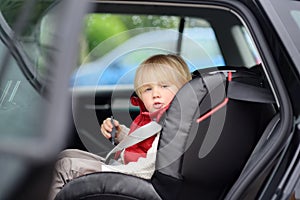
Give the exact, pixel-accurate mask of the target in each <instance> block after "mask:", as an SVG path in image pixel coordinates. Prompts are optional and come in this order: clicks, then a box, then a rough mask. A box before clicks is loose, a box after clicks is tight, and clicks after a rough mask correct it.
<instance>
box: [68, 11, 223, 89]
mask: <svg viewBox="0 0 300 200" xmlns="http://www.w3.org/2000/svg"><path fill="white" fill-rule="evenodd" d="M183 22H184V29H183V32H182V33H180V30H179V27H180V25H181V24H180V23H183ZM179 38H181V39H179ZM158 53H178V54H180V55H182V56H183V58H185V60H186V62H187V63H188V65H189V67H190V70H191V71H193V70H195V69H199V68H205V67H210V66H216V65H218V66H222V65H224V59H223V56H222V54H221V51H220V48H219V46H218V42H217V40H216V36H215V33H214V30H213V28H212V27H211V26H210V24H209V22H208V21H206V20H204V19H201V18H190V17H185V18H180V17H178V16H159V15H120V14H118V15H117V14H95V13H93V14H89V15H88V16H87V17H86V21H85V27H84V31H83V34H82V40H81V51H80V55H81V60H80V61H79V64H78V65H79V66H80V67H79V68H78V69H76V70H75V72H74V74H73V76H72V78H71V83H70V84H71V85H72V86H76V87H81V86H97V85H117V84H132V83H133V77H134V72H135V69H136V67H137V66H138V65H139V63H141V62H142V61H143V60H145V59H146V58H147V57H149V56H151V55H154V54H158Z"/></svg>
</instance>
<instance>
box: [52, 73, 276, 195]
mask: <svg viewBox="0 0 300 200" xmlns="http://www.w3.org/2000/svg"><path fill="white" fill-rule="evenodd" d="M209 71H211V70H206V71H205V74H204V72H201V71H198V73H199V72H200V74H202V75H197V76H196V77H195V78H193V80H191V81H190V82H189V83H187V84H186V85H184V86H183V88H182V89H180V90H179V92H178V93H177V94H176V96H175V98H174V100H173V101H172V103H171V106H170V108H169V109H168V110H167V112H166V113H165V116H164V118H163V119H162V121H161V124H162V126H163V129H162V132H161V137H160V141H159V146H158V153H157V161H156V170H155V173H154V175H153V177H152V179H151V180H150V181H148V180H143V179H140V178H137V177H133V176H129V175H124V174H119V173H94V174H89V175H86V176H83V177H79V178H77V179H74V180H73V181H71V182H70V183H68V184H66V186H65V187H64V188H63V189H62V190H61V191H60V193H58V195H57V197H56V200H59V199H79V197H80V198H83V199H100V198H101V199H118V198H120V199H199V198H201V199H221V198H222V197H224V195H226V192H227V191H228V190H229V189H230V187H231V186H232V185H233V183H234V181H235V180H236V179H237V177H238V176H239V174H240V172H241V171H242V169H243V166H244V165H245V163H246V162H247V159H248V157H249V155H250V154H251V151H252V150H253V148H254V146H255V144H256V143H257V141H258V139H259V138H260V136H261V134H262V132H263V130H264V127H265V126H266V124H267V123H268V121H269V120H270V119H271V118H272V116H273V115H274V113H275V110H274V108H273V105H272V104H271V103H260V102H253V101H245V100H238V99H229V101H228V103H227V104H226V106H224V107H222V108H221V109H220V110H218V111H217V112H216V113H214V114H212V115H211V116H210V117H209V118H207V119H205V120H204V121H202V122H200V123H198V122H197V119H198V118H199V117H200V116H201V115H203V114H204V113H206V112H207V111H209V110H210V109H211V108H214V107H215V106H217V105H218V104H219V103H220V102H222V100H224V98H225V97H227V95H228V94H227V88H228V83H227V79H226V75H224V74H223V73H211V74H210V73H208V72H209ZM244 71H245V70H244ZM258 75H259V74H254V75H251V78H250V79H251V81H244V83H247V84H252V85H253V84H254V85H255V84H256V82H257V83H258V84H256V85H255V87H258V86H259V87H262V86H263V85H264V84H262V83H261V77H257V78H258V79H257V80H258V81H254V82H253V80H254V79H255V76H258ZM233 79H234V78H233ZM237 79H238V78H237ZM245 79H247V78H242V79H241V80H245ZM248 79H249V78H248ZM132 185H134V186H132ZM135 186H136V187H135Z"/></svg>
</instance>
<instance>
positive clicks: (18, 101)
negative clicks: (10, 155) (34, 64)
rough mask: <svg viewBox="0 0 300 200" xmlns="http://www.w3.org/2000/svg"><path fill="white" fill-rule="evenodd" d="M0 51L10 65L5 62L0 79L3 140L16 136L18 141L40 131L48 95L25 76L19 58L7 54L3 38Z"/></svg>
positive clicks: (0, 123) (0, 126)
mask: <svg viewBox="0 0 300 200" xmlns="http://www.w3.org/2000/svg"><path fill="white" fill-rule="evenodd" d="M0 52H2V53H1V57H2V56H3V57H2V58H1V60H2V61H3V60H6V61H7V62H6V65H5V66H2V67H3V68H2V73H1V79H0V80H1V81H0V118H1V120H0V129H1V136H0V137H1V142H5V141H6V142H7V141H10V139H14V142H16V141H18V140H19V139H20V140H21V141H23V139H26V138H27V139H28V137H35V136H37V134H38V135H40V134H42V132H41V131H40V130H39V127H41V125H42V123H41V122H42V117H41V116H42V110H43V104H44V103H45V102H44V99H42V97H41V96H40V95H39V94H38V92H37V91H36V89H35V88H34V87H33V86H32V85H31V84H30V83H29V81H28V79H27V78H26V77H25V76H24V73H23V72H22V71H21V70H20V67H19V66H18V62H17V60H16V59H15V58H14V57H13V56H12V55H10V54H7V52H9V51H8V50H7V47H6V46H4V44H3V43H2V41H1V40H0ZM4 55H5V56H6V57H5V58H4ZM7 55H8V56H7ZM3 72H5V73H3Z"/></svg>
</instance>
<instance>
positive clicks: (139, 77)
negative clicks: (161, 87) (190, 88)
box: [134, 54, 192, 97]
mask: <svg viewBox="0 0 300 200" xmlns="http://www.w3.org/2000/svg"><path fill="white" fill-rule="evenodd" d="M191 79H192V76H191V73H190V71H189V68H188V66H187V64H186V62H185V61H184V60H183V59H182V58H181V57H180V56H177V55H173V54H167V55H165V54H158V55H154V56H151V57H150V58H148V59H147V60H145V61H144V62H142V63H141V64H140V65H139V67H138V69H137V71H136V74H135V79H134V90H135V92H136V93H137V95H138V96H139V97H140V95H141V89H142V87H143V85H145V84H148V83H151V82H152V83H153V82H158V83H165V82H170V83H172V84H174V85H175V86H176V87H177V88H178V89H180V88H181V87H182V86H183V85H184V84H185V83H186V82H188V81H189V80H191Z"/></svg>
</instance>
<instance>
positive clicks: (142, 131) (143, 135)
mask: <svg viewBox="0 0 300 200" xmlns="http://www.w3.org/2000/svg"><path fill="white" fill-rule="evenodd" d="M161 129H162V126H161V125H160V124H159V123H157V122H156V121H151V122H150V123H148V124H146V125H144V126H141V127H140V128H138V129H136V130H135V131H133V132H132V133H131V134H130V135H127V136H126V137H125V138H124V139H123V140H122V141H121V142H120V143H119V144H118V145H117V146H115V147H114V148H113V149H112V150H111V151H110V152H109V153H108V154H107V155H106V157H105V159H104V162H105V163H106V164H108V162H109V160H110V159H111V158H112V156H113V155H114V153H115V152H117V151H122V150H123V149H126V148H128V147H130V146H132V145H135V144H137V143H139V142H141V141H143V140H145V139H147V138H149V137H151V136H153V135H155V134H157V133H158V132H160V131H161Z"/></svg>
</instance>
